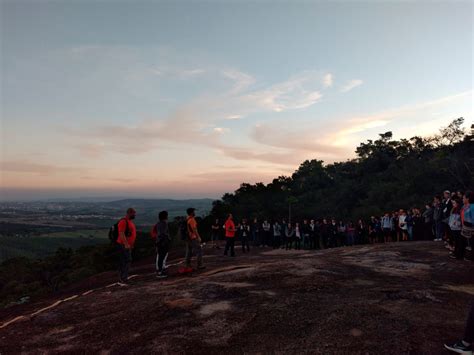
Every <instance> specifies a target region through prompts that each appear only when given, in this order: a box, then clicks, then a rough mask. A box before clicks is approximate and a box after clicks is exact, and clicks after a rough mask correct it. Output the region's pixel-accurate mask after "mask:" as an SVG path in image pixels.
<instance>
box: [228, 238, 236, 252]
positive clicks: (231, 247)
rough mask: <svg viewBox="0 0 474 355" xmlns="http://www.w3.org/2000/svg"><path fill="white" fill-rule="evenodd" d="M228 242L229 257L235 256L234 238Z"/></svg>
mask: <svg viewBox="0 0 474 355" xmlns="http://www.w3.org/2000/svg"><path fill="white" fill-rule="evenodd" d="M229 240H230V256H235V238H229Z"/></svg>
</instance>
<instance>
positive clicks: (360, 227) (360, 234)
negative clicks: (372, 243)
mask: <svg viewBox="0 0 474 355" xmlns="http://www.w3.org/2000/svg"><path fill="white" fill-rule="evenodd" d="M365 237H366V228H365V224H364V221H363V220H361V219H359V220H358V221H357V226H356V241H355V242H356V244H364V243H365Z"/></svg>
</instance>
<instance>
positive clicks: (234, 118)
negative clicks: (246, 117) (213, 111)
mask: <svg viewBox="0 0 474 355" xmlns="http://www.w3.org/2000/svg"><path fill="white" fill-rule="evenodd" d="M242 117H243V116H242V115H229V116H227V117H226V118H225V119H226V120H229V121H233V120H240V119H241V118H242Z"/></svg>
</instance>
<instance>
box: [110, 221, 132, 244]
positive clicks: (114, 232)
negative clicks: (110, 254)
mask: <svg viewBox="0 0 474 355" xmlns="http://www.w3.org/2000/svg"><path fill="white" fill-rule="evenodd" d="M122 220H125V221H126V223H127V226H126V227H125V236H126V237H128V236H129V235H130V229H129V227H128V221H127V219H126V218H121V219H120V220H119V221H118V222H117V223H115V224H114V225H113V226H112V227H110V229H109V239H110V241H111V242H112V243H116V242H117V240H118V238H119V231H118V225H119V223H120V222H121V221H122Z"/></svg>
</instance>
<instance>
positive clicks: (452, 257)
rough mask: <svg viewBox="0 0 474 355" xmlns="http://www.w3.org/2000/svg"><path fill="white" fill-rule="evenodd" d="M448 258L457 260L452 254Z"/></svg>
mask: <svg viewBox="0 0 474 355" xmlns="http://www.w3.org/2000/svg"><path fill="white" fill-rule="evenodd" d="M449 257H450V258H451V259H457V258H456V256H455V255H454V254H449Z"/></svg>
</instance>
